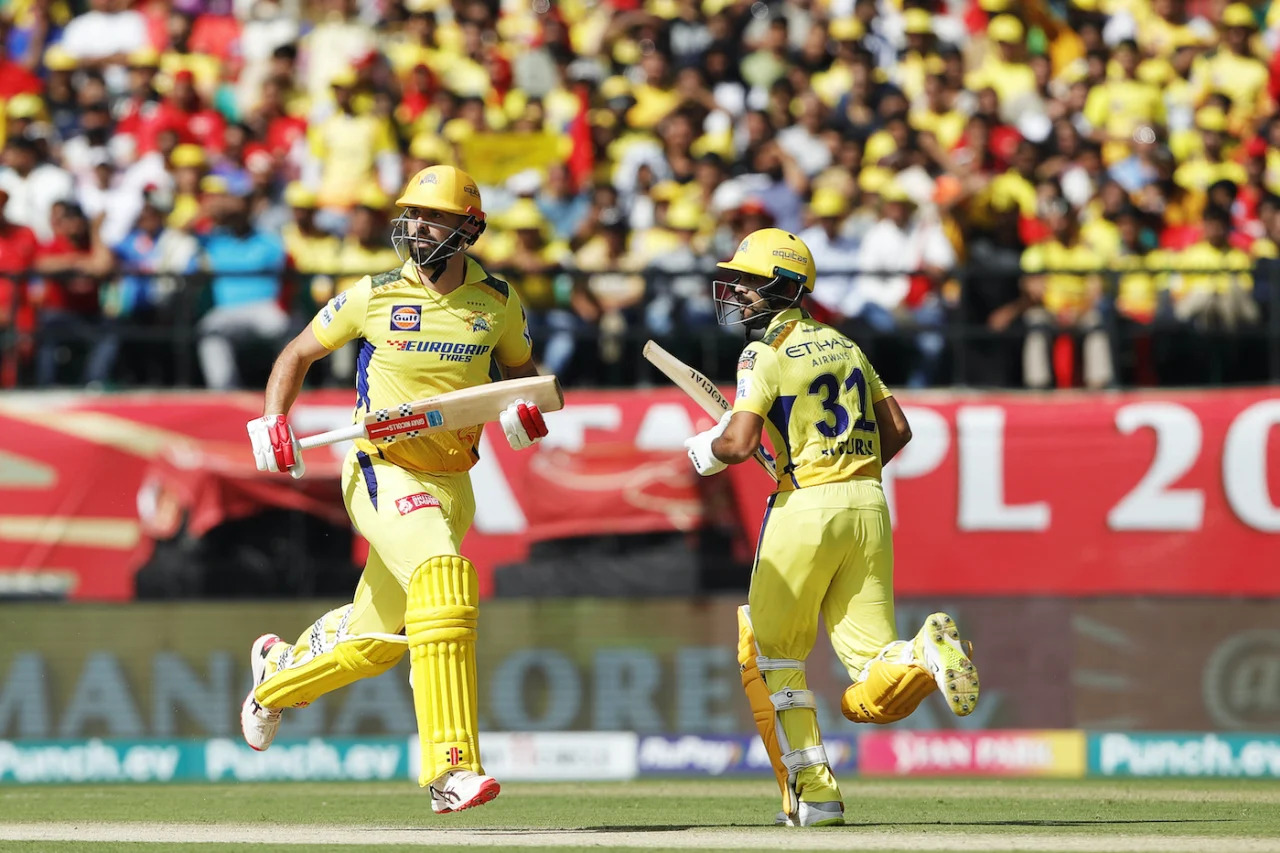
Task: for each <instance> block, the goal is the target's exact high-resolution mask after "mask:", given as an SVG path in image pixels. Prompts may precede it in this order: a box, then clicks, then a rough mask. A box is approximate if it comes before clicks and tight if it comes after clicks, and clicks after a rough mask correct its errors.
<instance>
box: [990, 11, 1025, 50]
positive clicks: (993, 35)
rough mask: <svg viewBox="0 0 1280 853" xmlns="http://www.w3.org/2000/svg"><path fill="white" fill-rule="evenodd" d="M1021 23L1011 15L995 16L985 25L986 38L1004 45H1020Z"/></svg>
mask: <svg viewBox="0 0 1280 853" xmlns="http://www.w3.org/2000/svg"><path fill="white" fill-rule="evenodd" d="M1022 36H1023V29H1022V22H1021V21H1019V20H1018V19H1017V18H1015V17H1013V15H996V16H995V17H994V18H992V19H991V22H990V23H988V24H987V38H989V39H991V40H992V41H998V42H1004V43H1005V44H1021V43H1022Z"/></svg>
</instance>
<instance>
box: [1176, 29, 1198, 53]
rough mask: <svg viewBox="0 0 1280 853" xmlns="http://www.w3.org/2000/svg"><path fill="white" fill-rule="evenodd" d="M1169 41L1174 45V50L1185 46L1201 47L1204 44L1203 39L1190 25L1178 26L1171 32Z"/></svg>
mask: <svg viewBox="0 0 1280 853" xmlns="http://www.w3.org/2000/svg"><path fill="white" fill-rule="evenodd" d="M1169 42H1170V44H1172V45H1173V49H1174V50H1181V49H1182V48H1184V47H1199V46H1200V45H1202V44H1204V41H1203V39H1201V38H1200V36H1199V35H1197V33H1196V31H1195V30H1193V29H1191V28H1190V27H1178V28H1177V29H1175V30H1173V31H1172V32H1170V33H1169Z"/></svg>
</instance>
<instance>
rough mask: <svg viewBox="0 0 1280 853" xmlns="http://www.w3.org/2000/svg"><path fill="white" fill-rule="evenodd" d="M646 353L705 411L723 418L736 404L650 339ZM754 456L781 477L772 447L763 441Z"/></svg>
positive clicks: (715, 416) (773, 475)
mask: <svg viewBox="0 0 1280 853" xmlns="http://www.w3.org/2000/svg"><path fill="white" fill-rule="evenodd" d="M644 357H645V359H647V360H648V362H649V363H650V364H652V365H653V366H654V367H656V368H658V369H659V370H661V371H662V372H663V374H665V375H666V377H667V378H668V379H670V380H671V381H672V382H674V383H675V384H676V387H678V388H679V389H680V390H681V391H683V392H684V393H686V394H688V395H689V396H690V397H692V398H693V401H694V402H695V403H697V404H698V405H699V406H701V407H702V411H704V412H706V413H707V414H708V415H710V416H711V417H712V418H714V419H715V420H717V421H718V420H720V418H721V417H723V416H724V413H725V412H727V411H729V410H730V409H732V408H733V404H731V403H730V402H729V401H728V400H726V399H725V397H724V395H723V394H721V393H720V389H719V388H717V387H716V383H714V382H712V381H711V380H710V379H708V378H707V377H705V376H703V375H702V374H701V373H699V372H698V371H696V370H694V369H693V368H692V367H690V366H689V365H687V364H685V363H684V362H683V361H681V360H680V359H678V358H676V357H675V356H674V355H672V354H671V353H669V352H667V351H666V350H664V349H663V348H662V347H660V346H658V345H657V344H656V343H655V342H653V341H649V342H648V343H646V344H645V345H644ZM754 458H755V460H756V461H757V462H759V463H760V467H761V468H764V470H765V471H767V472H768V473H769V476H770V477H773V479H775V480H776V479H778V466H777V464H776V463H775V462H774V461H773V456H772V455H771V454H770V453H769V451H767V450H765V449H764V445H763V444H761V445H760V448H759V449H758V450H757V451H756V453H755V457H754Z"/></svg>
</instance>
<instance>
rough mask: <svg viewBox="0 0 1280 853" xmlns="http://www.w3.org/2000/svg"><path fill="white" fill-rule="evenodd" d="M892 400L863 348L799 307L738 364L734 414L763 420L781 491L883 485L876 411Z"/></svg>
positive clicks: (750, 347)
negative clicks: (879, 404) (868, 481)
mask: <svg viewBox="0 0 1280 853" xmlns="http://www.w3.org/2000/svg"><path fill="white" fill-rule="evenodd" d="M889 396H892V395H891V393H890V391H889V389H888V388H886V387H885V386H884V383H883V382H881V381H880V374H878V373H876V371H875V368H874V367H872V366H871V362H870V361H868V360H867V357H866V355H864V354H863V352H862V350H861V349H859V348H858V345H857V344H855V343H854V342H853V341H851V340H849V339H848V338H847V337H845V336H844V335H842V334H840V333H839V332H838V331H836V330H835V329H833V328H831V327H830V326H827V325H824V324H822V323H819V322H818V321H817V320H814V319H812V318H810V317H808V316H806V315H805V314H803V313H802V312H801V311H800V309H798V308H793V309H791V310H789V311H783V312H782V313H781V314H778V315H777V316H776V317H774V318H773V321H772V322H771V323H770V324H769V328H768V330H767V331H766V332H765V335H764V337H763V338H762V339H761V340H759V341H756V342H753V343H750V344H748V345H747V348H746V349H744V350H743V351H742V356H741V357H740V358H739V360H738V393H737V397H736V398H735V399H734V402H733V410H734V411H735V412H752V413H753V414H757V415H759V416H760V417H762V418H764V421H765V429H766V430H767V431H768V433H769V440H770V441H771V442H772V443H773V448H774V450H775V451H776V453H777V464H778V491H780V492H789V491H792V490H794V489H799V488H803V487H805V486H817V485H822V484H824V483H841V482H845V481H848V480H854V479H871V480H879V479H880V440H879V436H878V434H877V429H876V415H875V411H874V410H873V409H872V405H873V404H874V403H876V402H877V401H879V400H883V399H884V398H886V397H889Z"/></svg>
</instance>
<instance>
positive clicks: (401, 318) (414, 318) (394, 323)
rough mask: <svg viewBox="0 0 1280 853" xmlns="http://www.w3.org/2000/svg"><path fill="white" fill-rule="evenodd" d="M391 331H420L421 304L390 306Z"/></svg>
mask: <svg viewBox="0 0 1280 853" xmlns="http://www.w3.org/2000/svg"><path fill="white" fill-rule="evenodd" d="M391 331H393V332H421V331H422V306H421V305H394V306H392V308H391Z"/></svg>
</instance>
